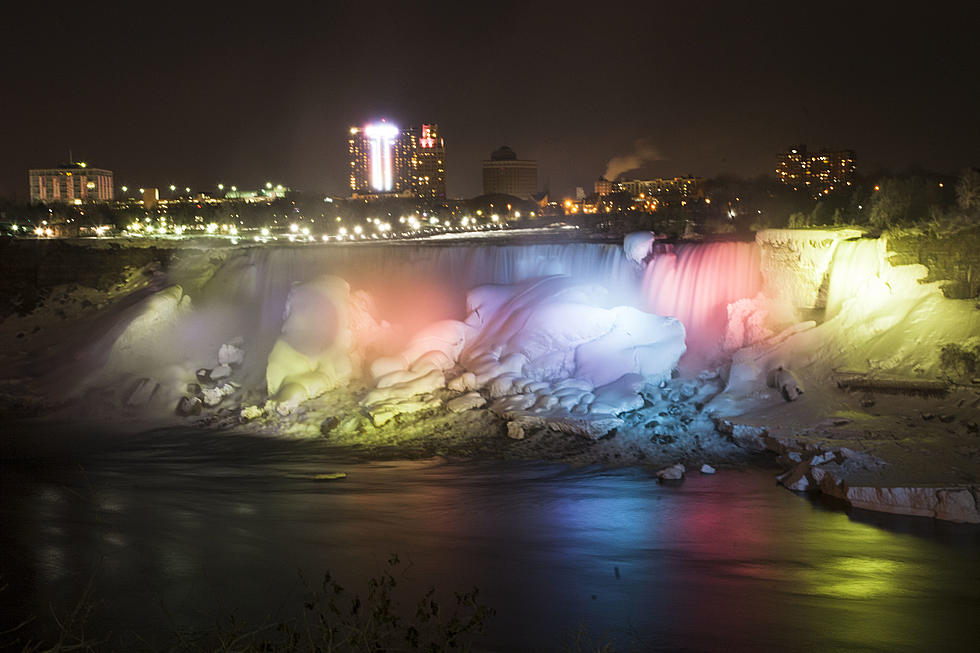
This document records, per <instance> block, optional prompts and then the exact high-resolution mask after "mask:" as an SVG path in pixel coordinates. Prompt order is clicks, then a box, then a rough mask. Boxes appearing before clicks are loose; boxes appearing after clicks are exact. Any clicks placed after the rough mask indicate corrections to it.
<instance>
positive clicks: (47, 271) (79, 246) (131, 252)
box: [0, 239, 172, 320]
mask: <svg viewBox="0 0 980 653" xmlns="http://www.w3.org/2000/svg"><path fill="white" fill-rule="evenodd" d="M171 253H172V250H164V249H158V248H156V247H127V246H121V245H117V244H115V243H99V244H98V246H90V245H89V244H87V243H73V242H71V241H67V240H33V239H32V240H16V239H0V320H2V319H3V318H5V317H7V316H8V315H10V314H12V313H15V312H19V313H29V312H30V311H32V310H33V309H34V308H35V307H36V306H37V305H38V303H40V302H41V301H43V300H44V298H45V297H46V296H47V294H48V292H50V290H51V289H52V288H54V287H55V286H60V285H64V284H78V285H80V286H87V287H89V288H95V289H97V290H103V291H105V290H109V289H110V288H111V287H112V286H113V285H115V284H117V283H119V282H120V281H121V280H122V279H123V278H124V277H125V274H126V271H127V269H129V270H132V269H139V268H142V267H144V266H146V265H149V264H151V263H158V264H160V265H162V266H165V265H166V264H167V263H168V262H169V260H170V257H171Z"/></svg>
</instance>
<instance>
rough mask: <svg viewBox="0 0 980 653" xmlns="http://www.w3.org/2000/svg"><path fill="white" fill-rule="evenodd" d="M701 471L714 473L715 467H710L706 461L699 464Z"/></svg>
mask: <svg viewBox="0 0 980 653" xmlns="http://www.w3.org/2000/svg"><path fill="white" fill-rule="evenodd" d="M701 473H702V474H714V473H715V468H714V467H712V466H711V465H709V464H708V463H705V464H703V465H701Z"/></svg>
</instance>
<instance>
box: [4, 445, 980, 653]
mask: <svg viewBox="0 0 980 653" xmlns="http://www.w3.org/2000/svg"><path fill="white" fill-rule="evenodd" d="M25 434H26V433H25ZM32 437H33V435H32ZM42 441H43V439H42ZM43 448H44V451H45V454H44V455H43V456H42V455H39V454H38V453H37V452H38V451H39V449H35V448H32V447H26V448H24V447H15V448H14V449H10V448H9V447H8V450H6V451H5V452H4V459H3V463H2V481H0V482H2V500H0V518H2V523H3V532H2V535H0V542H2V546H3V554H2V555H3V558H2V573H3V576H4V578H3V580H4V582H5V583H6V585H7V587H6V589H5V590H4V591H3V592H0V607H2V608H3V612H4V615H5V616H4V626H5V627H9V626H8V624H14V623H17V622H18V621H19V619H20V618H21V617H24V616H27V615H34V616H36V617H38V618H37V619H36V620H35V621H33V622H32V623H31V624H29V625H28V626H26V627H24V628H23V629H21V631H19V632H20V633H21V634H22V635H25V634H34V635H35V636H45V635H50V631H48V630H47V629H49V628H50V627H51V622H52V620H51V618H50V617H49V615H51V614H60V615H64V614H65V613H66V612H67V611H68V610H69V609H70V608H71V606H72V605H74V604H75V603H76V602H77V600H78V598H79V597H80V596H81V595H82V593H83V591H84V589H85V587H86V585H87V584H89V582H90V581H91V583H92V597H94V599H93V609H92V613H91V615H90V619H89V628H90V631H92V632H102V631H107V630H111V631H112V632H113V633H114V635H113V637H114V638H115V639H114V640H112V641H113V642H115V645H116V650H134V649H137V648H143V647H151V646H152V647H157V648H162V647H163V645H164V643H165V642H167V641H169V640H170V638H172V636H173V635H174V633H176V632H193V631H195V630H207V629H209V628H211V627H213V625H214V624H215V623H216V622H218V621H220V620H222V619H225V618H227V617H228V616H229V615H236V616H238V617H239V618H241V619H242V620H244V621H245V622H248V623H264V622H267V621H268V620H275V619H281V618H289V617H290V616H293V615H294V614H295V613H296V612H297V611H298V608H297V606H299V605H300V603H301V600H302V597H303V596H304V581H303V580H302V578H301V576H302V577H304V578H306V579H308V580H310V581H312V582H313V583H314V584H316V583H317V582H318V580H319V578H320V576H321V575H322V574H323V572H325V571H327V570H329V571H331V572H333V573H334V574H335V575H336V576H339V577H340V578H341V580H342V581H343V582H344V584H345V586H347V587H350V588H351V589H358V590H363V587H364V585H365V583H366V581H367V579H369V578H371V577H372V576H375V575H377V573H378V572H380V571H381V570H382V569H383V568H384V566H385V562H386V560H387V559H388V557H389V554H392V553H397V554H398V556H399V559H400V560H401V564H400V565H399V566H398V569H397V576H398V578H399V581H400V583H399V592H404V594H399V596H400V597H402V601H403V603H404V604H405V605H409V606H414V604H415V600H416V599H417V598H418V597H419V596H420V595H421V594H422V593H423V592H424V591H425V590H426V589H427V588H428V587H430V586H434V587H436V588H437V589H438V590H439V592H440V593H444V594H446V595H449V596H451V594H450V593H451V592H452V591H455V590H469V589H471V588H472V587H474V586H476V587H478V588H479V589H480V599H481V601H482V602H483V603H485V604H487V605H489V606H490V607H493V608H494V609H495V610H496V615H495V616H494V617H493V618H492V619H491V621H490V622H489V624H488V626H489V632H488V633H487V635H486V637H485V638H483V639H481V640H479V645H480V646H481V648H482V649H485V650H527V651H537V650H555V649H557V650H562V649H563V646H564V645H565V644H567V643H568V642H570V641H572V640H573V639H574V637H575V636H576V633H578V632H580V631H583V630H584V631H586V632H587V633H588V634H589V635H588V636H589V638H590V639H591V641H593V642H616V643H618V644H619V645H620V646H621V647H622V648H623V649H630V648H631V647H632V648H637V649H642V650H689V651H698V650H847V651H855V650H860V651H897V650H946V651H950V650H972V651H975V650H978V646H980V635H978V633H980V624H978V620H977V616H978V615H980V529H978V528H976V527H970V526H961V525H953V524H943V523H938V522H935V521H932V520H927V519H919V518H898V517H891V516H886V515H876V514H874V513H866V512H859V511H855V512H853V513H851V514H847V513H845V512H844V511H842V510H840V509H837V508H834V507H828V506H824V505H821V504H819V503H815V502H812V501H810V500H808V499H807V498H805V497H802V496H798V495H794V494H792V493H789V492H787V491H785V490H783V489H780V488H778V487H777V486H776V485H775V482H774V478H773V472H772V471H770V470H751V471H734V470H721V471H720V472H719V473H718V474H716V475H713V476H703V475H700V474H698V473H694V474H691V475H689V476H688V478H687V479H686V480H685V481H684V482H683V483H682V484H680V485H678V486H673V487H666V486H662V485H659V484H657V483H656V482H655V481H654V480H651V475H650V473H649V472H648V471H645V470H642V469H637V468H631V469H616V470H603V469H595V468H590V469H569V468H567V467H565V466H560V465H554V464H544V463H535V464H531V463H527V464H520V463H513V462H507V463H498V462H472V461H471V462H448V461H445V460H441V459H439V460H425V461H411V462H405V461H390V462H389V461H385V462H379V461H366V460H363V459H358V458H357V457H356V456H354V455H353V454H352V453H351V452H338V451H337V450H336V449H331V448H329V447H328V446H326V445H325V444H323V443H320V442H308V441H307V442H296V441H284V440H278V439H264V438H255V437H250V436H242V435H234V434H213V433H210V434H209V433H201V432H199V431H188V432H175V431H169V432H159V431H158V432H153V433H147V434H144V435H141V436H130V437H127V438H125V439H109V440H106V439H101V440H100V441H99V442H98V443H95V444H92V445H91V446H86V445H85V444H84V443H83V442H82V443H80V442H79V441H78V440H75V441H74V443H73V444H72V446H71V447H70V448H65V447H50V446H47V445H45V446H44V447H43ZM55 452H58V453H55ZM332 471H343V472H347V474H348V476H347V478H345V479H343V480H338V481H330V482H323V481H320V482H317V481H314V480H312V479H313V476H315V475H316V474H321V473H324V472H332ZM8 639H9V638H8ZM148 645H149V646H148Z"/></svg>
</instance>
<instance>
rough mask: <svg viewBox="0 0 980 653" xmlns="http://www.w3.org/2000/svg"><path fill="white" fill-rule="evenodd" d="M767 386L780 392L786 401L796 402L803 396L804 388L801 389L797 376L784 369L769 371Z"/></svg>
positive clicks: (778, 368)
mask: <svg viewBox="0 0 980 653" xmlns="http://www.w3.org/2000/svg"><path fill="white" fill-rule="evenodd" d="M766 385H768V386H769V387H770V388H776V389H777V390H779V393H780V394H781V395H782V396H783V399H785V400H786V401H795V400H796V399H797V398H798V397H799V396H800V395H801V394H803V388H802V387H800V383H799V381H798V380H797V379H796V375H794V374H793V373H792V372H791V371H789V370H788V369H786V368H784V367H777V368H775V369H771V370H769V373H768V374H767V376H766Z"/></svg>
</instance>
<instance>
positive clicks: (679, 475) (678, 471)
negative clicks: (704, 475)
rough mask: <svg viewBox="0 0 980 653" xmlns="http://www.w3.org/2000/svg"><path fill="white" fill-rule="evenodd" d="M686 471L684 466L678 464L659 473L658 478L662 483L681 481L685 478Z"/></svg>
mask: <svg viewBox="0 0 980 653" xmlns="http://www.w3.org/2000/svg"><path fill="white" fill-rule="evenodd" d="M684 471H685V469H684V465H682V464H680V463H677V464H675V465H671V466H670V467H664V468H663V469H661V470H660V471H658V472H657V478H658V479H659V480H661V481H679V480H681V479H683V478H684Z"/></svg>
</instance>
